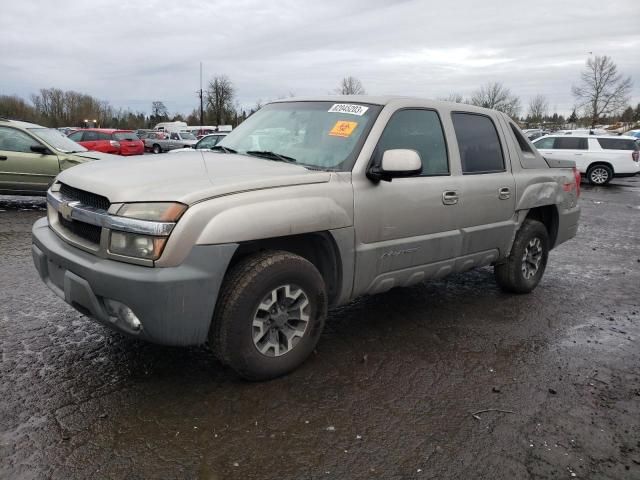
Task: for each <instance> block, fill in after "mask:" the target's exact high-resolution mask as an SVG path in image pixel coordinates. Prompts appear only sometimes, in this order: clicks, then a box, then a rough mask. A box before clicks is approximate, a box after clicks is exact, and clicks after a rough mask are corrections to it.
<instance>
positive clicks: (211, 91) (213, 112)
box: [206, 75, 235, 125]
mask: <svg viewBox="0 0 640 480" xmlns="http://www.w3.org/2000/svg"><path fill="white" fill-rule="evenodd" d="M234 95H235V89H234V88H233V84H232V83H231V80H229V77H227V76H226V75H218V76H216V77H214V78H213V80H211V81H210V82H209V86H208V87H207V92H206V96H207V115H208V116H209V117H210V118H213V119H214V120H215V122H216V125H223V124H225V123H228V122H230V121H231V120H232V118H233V116H234V112H235V111H234V108H233V97H234Z"/></svg>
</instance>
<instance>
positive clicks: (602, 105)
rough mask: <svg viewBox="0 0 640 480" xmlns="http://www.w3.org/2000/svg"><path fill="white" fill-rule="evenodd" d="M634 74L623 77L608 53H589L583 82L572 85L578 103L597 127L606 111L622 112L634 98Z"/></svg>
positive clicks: (609, 112)
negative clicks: (632, 89)
mask: <svg viewBox="0 0 640 480" xmlns="http://www.w3.org/2000/svg"><path fill="white" fill-rule="evenodd" d="M631 85H632V83H631V77H626V78H623V76H622V74H620V73H618V67H617V66H616V64H615V63H613V60H612V59H611V57H608V56H607V55H604V56H602V57H601V56H596V57H589V59H588V60H587V64H586V66H585V69H584V70H583V72H582V73H581V74H580V83H579V84H578V85H574V86H573V87H572V88H571V91H572V93H573V96H574V97H575V99H576V101H577V103H578V107H579V108H582V109H584V111H585V113H586V114H587V115H588V116H589V117H591V127H595V126H596V124H597V123H598V119H599V118H600V117H601V116H603V115H609V114H612V113H616V112H619V111H620V110H622V109H623V108H624V107H626V106H627V104H628V102H629V99H630V98H631V95H630V93H631Z"/></svg>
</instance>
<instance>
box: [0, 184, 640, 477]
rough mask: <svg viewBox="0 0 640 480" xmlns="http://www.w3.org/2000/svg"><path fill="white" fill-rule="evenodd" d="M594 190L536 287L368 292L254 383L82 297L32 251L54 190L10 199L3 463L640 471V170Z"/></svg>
mask: <svg viewBox="0 0 640 480" xmlns="http://www.w3.org/2000/svg"><path fill="white" fill-rule="evenodd" d="M581 203H582V206H583V220H582V225H581V227H580V231H579V234H578V237H577V238H576V239H574V240H573V241H571V242H569V243H567V244H565V245H562V246H561V247H559V248H558V249H557V250H555V251H553V252H552V254H551V256H550V260H549V266H548V269H547V272H546V274H545V277H544V279H543V281H542V283H541V285H540V286H539V287H538V289H537V290H536V291H535V292H534V293H532V294H530V295H526V296H510V295H506V294H503V293H501V292H500V291H499V290H498V289H497V287H496V285H495V283H494V281H493V276H492V272H491V270H490V269H481V270H478V271H474V272H469V273H466V274H463V275H457V276H455V277H452V278H450V279H448V280H446V281H442V282H436V283H430V284H424V285H420V286H417V287H413V288H408V289H398V290H394V291H391V292H389V293H386V294H382V295H379V296H376V297H367V298H363V299H361V300H359V301H356V302H354V303H352V304H350V305H348V306H347V307H345V308H342V309H339V310H336V311H333V312H332V313H331V315H330V318H329V321H328V325H327V328H326V331H325V333H324V335H323V336H322V338H321V341H320V344H319V346H318V349H317V353H316V354H315V355H314V356H313V357H312V358H311V359H310V360H309V361H307V362H306V364H305V365H304V366H303V367H302V368H300V369H299V370H298V371H296V372H294V373H293V374H291V375H289V376H287V377H286V378H282V379H279V380H275V381H272V382H268V383H260V384H252V383H246V382H243V381H241V380H238V379H237V378H236V377H235V376H234V375H233V374H232V373H231V372H230V371H228V370H225V369H223V368H222V367H221V366H220V365H219V364H218V363H216V361H215V360H214V359H213V357H212V356H211V354H210V353H209V352H208V351H207V350H206V349H203V348H191V349H171V348H163V347H158V346H154V345H148V344H144V343H139V342H136V341H132V340H129V339H127V338H125V337H123V336H121V335H119V334H117V333H114V332H111V331H109V330H107V329H105V328H104V327H102V326H100V325H98V324H95V323H93V322H91V321H88V320H87V319H85V318H84V317H82V315H80V314H79V313H77V312H76V311H74V310H73V309H71V308H70V307H68V306H67V305H66V304H65V303H64V302H62V301H61V300H60V299H58V297H56V296H55V295H54V294H53V293H52V292H50V291H49V290H48V289H47V288H46V287H45V286H44V285H43V284H42V283H41V282H40V280H39V278H38V276H37V274H36V271H35V270H34V268H33V266H32V262H31V253H30V228H31V224H32V223H33V222H34V221H35V220H36V219H37V218H39V217H41V216H43V214H44V203H43V201H42V200H38V199H17V198H15V197H4V198H2V199H0V353H1V358H2V363H1V364H0V478H11V479H14V478H15V479H21V478H24V479H31V478H34V479H40V478H53V479H75V478H96V479H98V478H116V479H120V478H122V479H124V478H127V479H136V478H140V479H143V478H145V479H146V478H200V479H227V478H234V479H235V478H238V479H245V478H257V479H263V478H282V479H320V478H327V479H350V478H380V479H410V478H421V479H422V478H424V479H428V478H432V479H435V478H438V479H444V478H447V479H448V478H452V479H453V478H456V479H457V478H474V479H475V478H487V479H498V478H506V479H538V478H552V479H558V478H589V479H614V478H615V479H638V478H640V345H639V344H638V341H639V340H640V177H635V178H633V179H624V180H616V181H614V182H613V183H612V184H611V185H610V186H609V187H605V188H603V187H600V188H592V187H589V186H583V195H582V200H581ZM493 409H496V410H493ZM483 410H489V411H485V412H482V413H476V414H475V415H474V413H475V412H480V411H483Z"/></svg>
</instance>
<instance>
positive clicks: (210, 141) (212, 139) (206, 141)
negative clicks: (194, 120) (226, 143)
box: [196, 135, 224, 149]
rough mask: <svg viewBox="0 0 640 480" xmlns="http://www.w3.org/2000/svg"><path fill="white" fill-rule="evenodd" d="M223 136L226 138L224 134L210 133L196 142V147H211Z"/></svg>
mask: <svg viewBox="0 0 640 480" xmlns="http://www.w3.org/2000/svg"><path fill="white" fill-rule="evenodd" d="M222 138H224V137H223V136H222V135H210V136H208V137H203V138H201V139H200V141H199V142H198V143H196V148H197V149H204V148H211V147H213V146H215V145H216V144H217V143H218V142H219V141H220V140H221V139H222Z"/></svg>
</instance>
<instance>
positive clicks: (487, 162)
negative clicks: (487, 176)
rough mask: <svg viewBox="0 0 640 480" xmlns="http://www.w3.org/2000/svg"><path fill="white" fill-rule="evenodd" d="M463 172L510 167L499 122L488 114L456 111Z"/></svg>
mask: <svg viewBox="0 0 640 480" xmlns="http://www.w3.org/2000/svg"><path fill="white" fill-rule="evenodd" d="M451 119H452V121H453V128H454V130H455V132H456V138H457V140H458V149H459V151H460V161H461V163H462V173H463V175H477V174H483V173H497V172H504V171H506V168H505V161H504V153H503V151H502V144H501V143H500V137H499V136H498V130H497V129H496V126H495V124H494V122H493V120H491V118H490V117H488V116H487V115H483V114H479V113H470V112H453V113H452V114H451Z"/></svg>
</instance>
